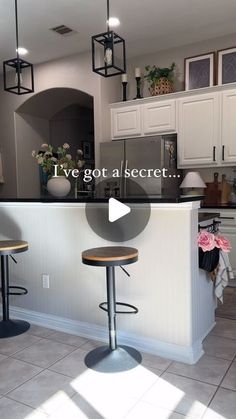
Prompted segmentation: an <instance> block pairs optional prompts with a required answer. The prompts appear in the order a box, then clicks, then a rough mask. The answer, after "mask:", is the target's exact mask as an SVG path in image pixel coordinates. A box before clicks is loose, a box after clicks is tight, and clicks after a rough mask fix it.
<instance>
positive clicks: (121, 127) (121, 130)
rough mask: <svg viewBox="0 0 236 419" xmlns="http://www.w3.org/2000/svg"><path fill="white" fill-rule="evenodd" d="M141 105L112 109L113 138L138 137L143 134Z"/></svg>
mask: <svg viewBox="0 0 236 419" xmlns="http://www.w3.org/2000/svg"><path fill="white" fill-rule="evenodd" d="M141 109H142V108H141V106H140V105H136V106H127V107H121V108H115V109H111V129H112V138H113V139H116V138H128V137H138V136H140V135H141V134H142V123H141Z"/></svg>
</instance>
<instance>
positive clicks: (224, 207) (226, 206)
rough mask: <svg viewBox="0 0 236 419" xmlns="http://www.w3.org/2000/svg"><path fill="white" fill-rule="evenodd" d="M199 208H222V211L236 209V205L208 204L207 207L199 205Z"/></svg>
mask: <svg viewBox="0 0 236 419" xmlns="http://www.w3.org/2000/svg"><path fill="white" fill-rule="evenodd" d="M201 208H203V209H204V208H222V209H232V208H236V204H231V203H228V204H208V205H204V204H203V205H201Z"/></svg>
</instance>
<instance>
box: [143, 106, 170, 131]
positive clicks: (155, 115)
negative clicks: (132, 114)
mask: <svg viewBox="0 0 236 419" xmlns="http://www.w3.org/2000/svg"><path fill="white" fill-rule="evenodd" d="M174 131H176V117H175V100H166V101H158V102H153V103H148V104H146V105H143V133H144V135H147V134H155V133H160V132H174Z"/></svg>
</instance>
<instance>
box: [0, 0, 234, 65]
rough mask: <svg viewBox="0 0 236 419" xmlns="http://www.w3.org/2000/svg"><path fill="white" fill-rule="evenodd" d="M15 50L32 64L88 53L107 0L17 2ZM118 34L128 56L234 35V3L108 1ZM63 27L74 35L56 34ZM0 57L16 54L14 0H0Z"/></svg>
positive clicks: (208, 0)
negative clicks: (20, 48) (25, 51)
mask: <svg viewBox="0 0 236 419" xmlns="http://www.w3.org/2000/svg"><path fill="white" fill-rule="evenodd" d="M18 7H19V32H20V46H23V47H25V48H27V49H28V50H29V51H30V53H29V54H28V56H27V58H26V59H28V60H30V61H31V62H33V63H37V62H43V61H48V60H51V59H55V58H58V57H63V56H66V55H71V54H76V53H80V52H84V51H87V50H89V49H90V43H91V40H90V38H91V35H94V34H96V33H99V32H102V31H103V30H105V29H106V25H105V21H106V0H39V1H36V0H18ZM110 7H111V15H112V16H117V17H119V19H120V21H121V26H120V27H119V28H118V29H116V30H117V32H118V33H119V34H120V35H121V36H123V37H124V38H125V39H126V43H127V56H128V57H133V56H137V55H142V54H145V53H149V52H154V51H158V50H160V49H167V48H171V47H175V46H180V45H185V44H189V43H192V42H198V41H202V40H205V39H210V38H215V37H220V36H223V35H227V34H230V33H235V32H236V27H235V21H236V1H235V0H110ZM61 24H64V25H66V26H69V27H70V28H72V29H74V30H76V31H77V32H78V33H76V34H74V35H70V36H64V37H63V36H60V35H58V34H56V33H53V32H52V31H50V30H49V28H52V27H55V26H58V25H61ZM0 39H1V42H0V59H1V60H4V59H8V58H12V57H13V56H14V55H15V26H14V0H0Z"/></svg>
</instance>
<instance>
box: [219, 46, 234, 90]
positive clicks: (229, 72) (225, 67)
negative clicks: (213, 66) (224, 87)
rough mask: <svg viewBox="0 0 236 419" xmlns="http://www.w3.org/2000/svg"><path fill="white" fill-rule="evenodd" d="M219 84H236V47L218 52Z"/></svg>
mask: <svg viewBox="0 0 236 419" xmlns="http://www.w3.org/2000/svg"><path fill="white" fill-rule="evenodd" d="M217 58H218V60H217V61H218V68H217V70H218V71H217V75H218V77H217V79H218V84H220V85H221V84H227V83H235V82H236V47H233V48H227V49H223V50H219V51H217Z"/></svg>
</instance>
